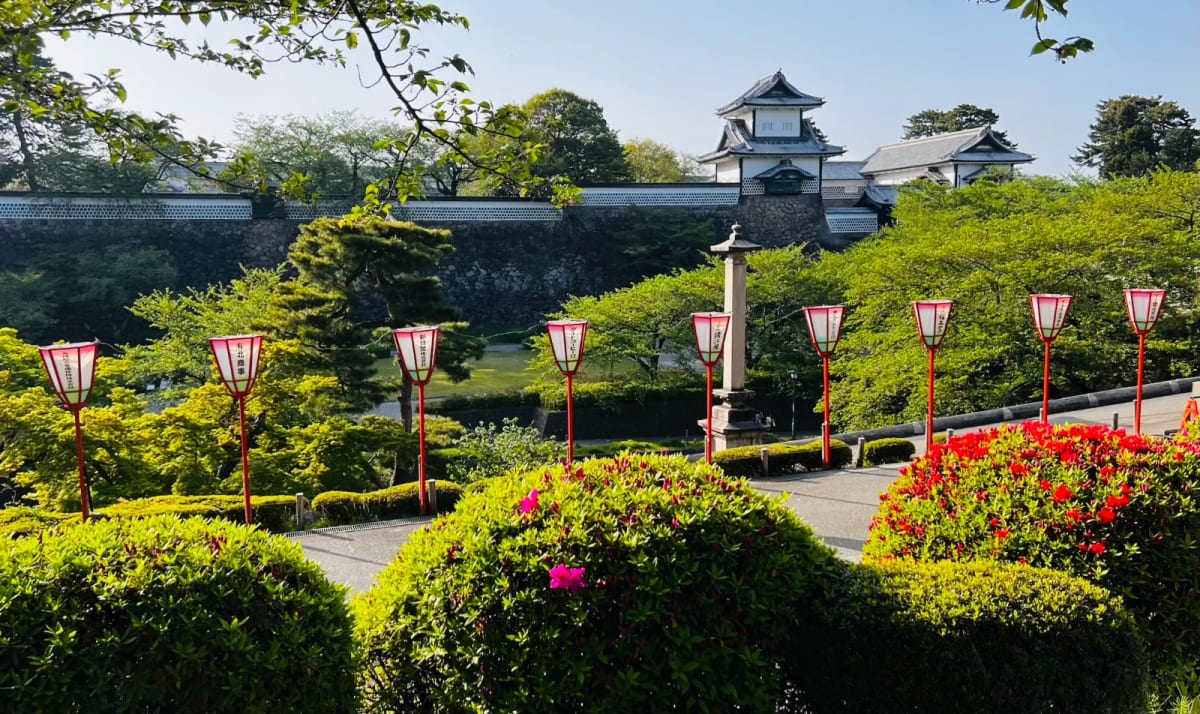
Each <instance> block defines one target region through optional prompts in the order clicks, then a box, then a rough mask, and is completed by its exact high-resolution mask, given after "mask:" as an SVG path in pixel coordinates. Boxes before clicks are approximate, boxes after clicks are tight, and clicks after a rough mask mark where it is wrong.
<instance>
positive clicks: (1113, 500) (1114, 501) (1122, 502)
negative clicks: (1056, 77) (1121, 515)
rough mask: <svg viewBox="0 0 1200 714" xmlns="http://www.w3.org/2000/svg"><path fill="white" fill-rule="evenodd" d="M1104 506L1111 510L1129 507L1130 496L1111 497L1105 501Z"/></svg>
mask: <svg viewBox="0 0 1200 714" xmlns="http://www.w3.org/2000/svg"><path fill="white" fill-rule="evenodd" d="M1104 505H1106V506H1108V507H1109V508H1120V507H1121V506H1128V505H1129V496H1126V495H1125V494H1121V495H1120V496H1109V497H1108V498H1106V499H1104Z"/></svg>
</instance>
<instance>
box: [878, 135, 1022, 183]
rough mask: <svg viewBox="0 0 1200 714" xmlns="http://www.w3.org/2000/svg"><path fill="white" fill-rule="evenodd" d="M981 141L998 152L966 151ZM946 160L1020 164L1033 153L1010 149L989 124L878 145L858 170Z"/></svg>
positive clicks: (911, 166)
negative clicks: (1000, 140) (998, 138)
mask: <svg viewBox="0 0 1200 714" xmlns="http://www.w3.org/2000/svg"><path fill="white" fill-rule="evenodd" d="M984 142H987V143H990V144H991V145H993V146H994V147H996V148H997V149H999V151H984V152H971V151H970V149H971V148H972V147H974V146H975V145H977V144H980V143H984ZM947 161H959V162H963V161H967V162H971V161H979V162H986V163H994V164H1024V163H1028V162H1030V161H1033V156H1031V155H1029V154H1026V153H1023V152H1020V151H1015V150H1013V149H1010V148H1009V147H1007V146H1005V145H1004V144H1002V143H1000V142H999V141H998V140H997V139H996V137H995V135H993V134H992V130H991V127H986V126H981V127H979V128H978V129H964V130H963V131H954V132H950V133H948V134H937V135H935V136H926V137H922V138H920V139H913V140H911V141H902V142H900V143H898V144H888V145H886V146H881V147H879V148H878V149H876V150H875V153H873V154H871V155H870V156H868V157H867V162H866V165H865V166H863V168H862V173H863V174H865V175H870V174H876V173H881V172H884V171H897V170H899V169H910V168H916V167H919V166H930V165H932V164H943V163H946V162H947Z"/></svg>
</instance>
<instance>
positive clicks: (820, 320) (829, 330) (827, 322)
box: [804, 305, 846, 357]
mask: <svg viewBox="0 0 1200 714" xmlns="http://www.w3.org/2000/svg"><path fill="white" fill-rule="evenodd" d="M845 313H846V307H845V306H844V305H821V306H819V307H806V308H804V319H805V320H806V321H807V322H808V336H809V337H810V338H811V339H812V344H813V348H815V349H816V350H817V354H819V355H821V356H822V357H828V356H829V355H831V354H833V350H834V349H836V348H837V343H838V340H840V339H841V338H842V316H843V315H845Z"/></svg>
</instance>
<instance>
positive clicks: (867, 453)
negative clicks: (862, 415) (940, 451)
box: [863, 437, 917, 466]
mask: <svg viewBox="0 0 1200 714" xmlns="http://www.w3.org/2000/svg"><path fill="white" fill-rule="evenodd" d="M915 453H917V447H916V446H914V445H913V443H912V442H911V441H909V440H908V439H901V438H898V437H897V438H891V439H875V440H874V441H868V442H867V443H865V444H863V466H878V465H879V464H896V463H900V462H901V461H908V460H909V459H911V458H912V457H913V454H915Z"/></svg>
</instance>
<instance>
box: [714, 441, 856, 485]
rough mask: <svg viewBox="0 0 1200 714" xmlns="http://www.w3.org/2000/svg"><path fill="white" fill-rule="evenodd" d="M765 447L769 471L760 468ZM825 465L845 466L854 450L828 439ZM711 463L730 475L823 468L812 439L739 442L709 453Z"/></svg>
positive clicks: (815, 442)
mask: <svg viewBox="0 0 1200 714" xmlns="http://www.w3.org/2000/svg"><path fill="white" fill-rule="evenodd" d="M763 449H766V450H767V461H768V463H769V465H770V469H771V473H769V474H763V472H762V470H763V469H762V450H763ZM829 459H830V461H831V463H830V464H829V468H831V469H840V468H845V467H846V466H849V465H850V464H851V463H852V462H853V461H854V451H853V450H852V449H851V448H850V447H849V445H847V444H846V442H844V441H840V440H838V439H830V441H829ZM713 464H714V465H715V466H720V467H721V469H722V470H723V471H725V473H727V474H729V475H730V476H740V477H747V478H757V477H761V476H764V475H766V476H777V475H779V474H791V473H800V472H803V471H820V470H822V469H824V468H825V464H824V463H822V453H821V442H820V440H818V441H813V442H810V443H807V444H804V445H803V446H793V445H790V444H771V445H764V446H739V447H737V448H734V449H725V450H724V451H718V452H716V453H715V454H713Z"/></svg>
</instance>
